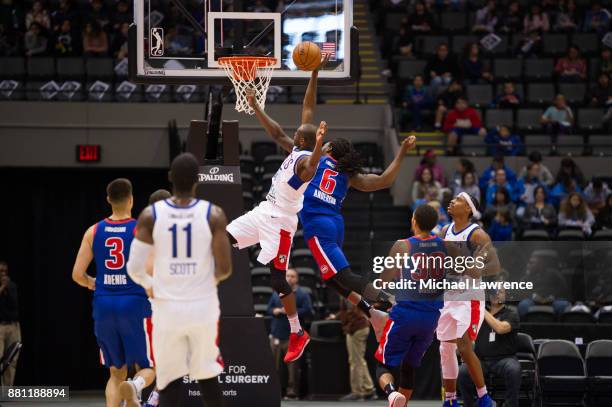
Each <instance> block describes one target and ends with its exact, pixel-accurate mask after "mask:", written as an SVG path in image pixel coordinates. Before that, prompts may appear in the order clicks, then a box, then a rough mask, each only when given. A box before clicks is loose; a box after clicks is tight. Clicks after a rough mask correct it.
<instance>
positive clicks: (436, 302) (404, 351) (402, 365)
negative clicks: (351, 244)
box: [375, 205, 446, 407]
mask: <svg viewBox="0 0 612 407" xmlns="http://www.w3.org/2000/svg"><path fill="white" fill-rule="evenodd" d="M437 223H438V212H437V211H436V210H435V209H434V208H432V207H431V206H429V205H419V206H418V207H417V208H416V209H415V211H414V214H413V215H412V230H413V232H414V236H413V237H411V238H409V239H404V240H398V241H397V242H395V244H394V245H393V247H392V248H391V251H390V252H389V257H395V256H396V255H397V254H400V255H401V256H402V257H403V256H404V255H405V254H408V255H409V256H410V257H411V258H417V257H420V258H422V259H427V258H435V257H439V256H445V255H446V248H445V244H444V241H443V240H442V239H441V238H439V237H436V236H433V235H431V230H432V229H433V228H434V227H435V226H436V225H437ZM433 266H434V267H427V263H425V267H420V268H419V269H405V268H402V269H398V268H389V269H386V270H385V271H383V274H382V276H381V278H382V280H383V281H394V280H395V281H398V280H400V279H403V280H404V279H405V280H409V281H410V280H411V281H414V282H415V284H419V281H422V280H430V279H432V280H441V279H443V278H444V274H445V273H444V268H436V267H435V265H433ZM417 287H418V286H417ZM395 298H396V301H397V303H396V304H395V305H394V306H393V308H392V309H391V312H390V313H389V319H388V321H387V323H386V325H385V328H384V331H383V333H382V336H381V339H380V344H379V346H378V349H377V350H376V354H375V357H376V359H377V360H378V362H379V363H378V366H377V368H376V376H377V379H378V384H379V385H380V387H381V389H383V390H384V391H385V393H386V394H387V398H388V400H389V407H404V406H405V405H406V404H407V401H408V400H409V399H410V396H411V395H412V389H413V388H414V369H415V368H416V367H418V366H420V364H421V359H422V358H423V355H424V354H425V352H426V351H427V349H428V348H429V346H430V345H431V342H432V341H433V338H434V334H435V330H436V326H437V324H438V318H439V316H440V309H441V308H442V307H443V305H444V292H443V290H421V289H419V288H414V289H406V290H401V291H399V290H398V291H397V292H395ZM397 367H399V370H400V376H399V386H398V385H396V383H395V380H394V378H393V374H392V373H391V370H393V368H397Z"/></svg>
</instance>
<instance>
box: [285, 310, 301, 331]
mask: <svg viewBox="0 0 612 407" xmlns="http://www.w3.org/2000/svg"><path fill="white" fill-rule="evenodd" d="M287 319H288V320H289V327H290V328H291V333H292V334H296V333H298V332H300V330H301V329H302V326H301V325H300V318H299V317H298V315H297V314H295V315H291V316H290V315H287Z"/></svg>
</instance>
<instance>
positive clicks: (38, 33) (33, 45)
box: [25, 22, 47, 57]
mask: <svg viewBox="0 0 612 407" xmlns="http://www.w3.org/2000/svg"><path fill="white" fill-rule="evenodd" d="M46 53H47V37H45V35H44V34H43V32H42V27H41V26H40V24H38V23H37V22H33V23H32V24H30V29H29V30H28V32H27V33H26V35H25V54H26V56H28V57H33V56H37V55H44V54H46Z"/></svg>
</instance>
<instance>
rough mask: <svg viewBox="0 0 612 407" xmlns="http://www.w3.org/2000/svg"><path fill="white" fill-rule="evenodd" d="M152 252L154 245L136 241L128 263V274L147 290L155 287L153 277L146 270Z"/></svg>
mask: <svg viewBox="0 0 612 407" xmlns="http://www.w3.org/2000/svg"><path fill="white" fill-rule="evenodd" d="M152 250H153V245H152V244H148V243H145V242H143V241H141V240H138V239H134V240H133V241H132V247H131V248H130V258H129V260H128V263H127V272H128V275H129V276H130V278H131V279H132V280H134V282H135V283H136V284H140V285H141V286H143V287H144V288H145V289H149V288H151V287H152V286H153V277H151V276H150V275H149V274H147V269H146V263H147V259H148V258H149V254H151V251H152Z"/></svg>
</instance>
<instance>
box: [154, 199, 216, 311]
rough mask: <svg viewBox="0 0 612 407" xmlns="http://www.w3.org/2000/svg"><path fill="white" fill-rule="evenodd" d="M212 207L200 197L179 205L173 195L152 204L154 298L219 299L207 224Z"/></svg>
mask: <svg viewBox="0 0 612 407" xmlns="http://www.w3.org/2000/svg"><path fill="white" fill-rule="evenodd" d="M211 207H212V204H211V203H210V202H207V201H203V200H199V199H194V200H193V201H192V202H191V203H190V204H189V205H187V206H177V205H175V204H174V202H173V201H172V200H170V199H167V200H164V201H159V202H156V203H154V204H153V205H152V208H153V216H154V218H155V224H154V226H153V241H154V245H155V254H154V257H153V268H154V272H153V294H154V295H155V299H160V300H176V301H190V300H210V301H211V305H212V304H213V303H217V302H218V299H217V284H216V282H215V261H214V257H213V254H212V245H211V244H212V232H211V230H210V226H209V224H208V219H209V217H210V210H211Z"/></svg>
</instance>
